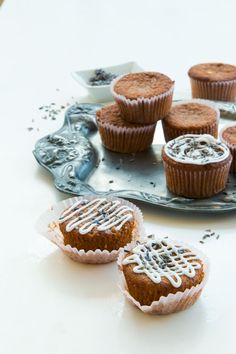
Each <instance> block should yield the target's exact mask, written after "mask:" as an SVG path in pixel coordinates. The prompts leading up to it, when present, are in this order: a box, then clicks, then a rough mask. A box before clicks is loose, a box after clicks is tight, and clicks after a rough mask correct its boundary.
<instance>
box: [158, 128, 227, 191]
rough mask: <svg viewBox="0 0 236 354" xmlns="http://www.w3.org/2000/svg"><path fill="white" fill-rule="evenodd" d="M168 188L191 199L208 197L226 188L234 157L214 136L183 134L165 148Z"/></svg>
mask: <svg viewBox="0 0 236 354" xmlns="http://www.w3.org/2000/svg"><path fill="white" fill-rule="evenodd" d="M162 158H163V163H164V170H165V175H166V184H167V187H168V188H169V190H170V191H171V192H173V193H175V194H177V195H179V196H184V197H188V198H207V197H211V196H213V195H215V194H217V193H219V192H221V191H222V190H224V189H225V187H226V183H227V179H228V174H229V169H230V165H231V161H232V156H231V154H230V151H229V149H228V147H227V146H226V145H225V144H223V143H222V142H221V141H219V140H216V139H215V138H214V137H213V136H211V135H207V134H204V135H197V134H196V135H194V134H187V135H182V136H180V137H178V138H176V139H174V140H170V141H169V142H168V143H167V144H166V145H165V146H164V148H163V150H162Z"/></svg>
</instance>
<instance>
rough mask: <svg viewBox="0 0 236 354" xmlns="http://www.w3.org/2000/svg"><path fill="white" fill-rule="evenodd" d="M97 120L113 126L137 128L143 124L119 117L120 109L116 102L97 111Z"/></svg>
mask: <svg viewBox="0 0 236 354" xmlns="http://www.w3.org/2000/svg"><path fill="white" fill-rule="evenodd" d="M96 116H97V121H98V123H101V124H110V125H114V126H115V127H124V128H139V127H143V126H145V125H143V124H137V123H129V122H127V121H125V120H124V119H123V118H122V117H121V113H120V109H119V107H118V105H117V104H116V103H113V104H110V105H108V106H105V107H103V108H101V109H100V110H99V111H97V114H96Z"/></svg>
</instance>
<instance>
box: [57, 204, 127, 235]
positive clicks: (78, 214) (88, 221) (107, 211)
mask: <svg viewBox="0 0 236 354" xmlns="http://www.w3.org/2000/svg"><path fill="white" fill-rule="evenodd" d="M85 209H87V210H85ZM130 211H133V210H132V209H131V208H130V207H128V206H126V205H122V204H121V202H120V201H119V200H115V201H108V200H107V199H106V198H98V199H93V200H91V201H88V200H86V199H82V200H79V201H77V202H75V203H74V204H73V205H72V206H71V207H70V208H68V209H67V210H65V211H64V212H63V213H62V215H61V217H60V218H59V223H60V224H61V223H63V222H65V221H67V220H69V222H68V224H67V225H66V231H67V232H70V231H72V230H74V229H79V233H80V234H82V235H83V234H86V233H88V232H90V231H91V230H92V229H93V228H94V227H95V226H96V227H97V230H98V231H106V230H109V229H111V228H112V227H115V229H116V230H120V229H121V228H122V226H123V225H124V224H125V223H126V222H127V221H128V220H130V219H132V218H133V214H132V213H130Z"/></svg>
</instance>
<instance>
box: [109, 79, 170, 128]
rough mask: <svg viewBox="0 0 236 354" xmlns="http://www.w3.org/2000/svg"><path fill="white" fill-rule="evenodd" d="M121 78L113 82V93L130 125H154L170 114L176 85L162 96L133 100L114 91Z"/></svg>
mask: <svg viewBox="0 0 236 354" xmlns="http://www.w3.org/2000/svg"><path fill="white" fill-rule="evenodd" d="M121 77H122V76H119V77H118V78H116V79H115V80H113V81H112V84H111V92H112V94H113V96H114V99H115V101H116V102H117V104H118V105H119V108H120V111H121V115H122V117H123V119H124V120H126V121H127V122H130V123H139V124H153V123H156V122H157V121H158V120H160V119H162V118H164V117H165V116H166V115H167V114H168V112H169V111H170V108H171V104H172V98H173V92H174V84H173V86H172V87H171V88H170V89H169V90H168V91H166V92H164V93H162V94H160V95H157V96H153V97H150V98H137V99H135V100H131V99H129V98H126V97H125V96H123V95H119V94H117V93H116V92H115V90H114V86H115V84H116V82H117V81H118V80H119V79H120V78H121Z"/></svg>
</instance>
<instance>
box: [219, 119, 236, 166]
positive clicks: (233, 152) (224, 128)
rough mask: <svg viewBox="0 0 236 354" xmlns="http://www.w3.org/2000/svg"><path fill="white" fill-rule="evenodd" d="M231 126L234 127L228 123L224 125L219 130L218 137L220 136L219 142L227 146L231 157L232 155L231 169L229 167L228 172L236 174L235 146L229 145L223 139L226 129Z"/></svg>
mask: <svg viewBox="0 0 236 354" xmlns="http://www.w3.org/2000/svg"><path fill="white" fill-rule="evenodd" d="M233 126H236V123H228V124H225V125H224V126H223V127H222V128H221V130H220V133H219V136H220V140H221V141H222V142H223V143H224V144H225V145H226V146H228V148H229V150H230V152H231V155H232V158H233V159H232V163H231V167H230V172H232V173H236V145H234V144H230V143H229V142H228V141H226V140H225V139H224V138H223V132H224V131H225V130H226V129H227V128H230V127H233Z"/></svg>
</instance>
